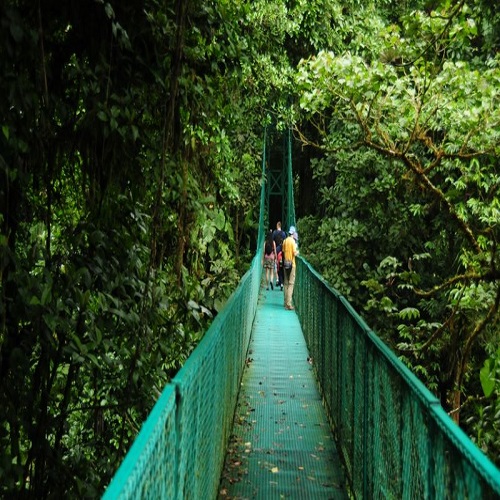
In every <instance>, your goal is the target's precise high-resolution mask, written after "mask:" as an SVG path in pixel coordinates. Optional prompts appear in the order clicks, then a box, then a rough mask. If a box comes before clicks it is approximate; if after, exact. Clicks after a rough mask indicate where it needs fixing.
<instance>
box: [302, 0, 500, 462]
mask: <svg viewBox="0 0 500 500" xmlns="http://www.w3.org/2000/svg"><path fill="white" fill-rule="evenodd" d="M480 4H482V3H481V2H472V4H470V5H465V4H464V3H458V4H456V5H448V4H447V3H446V2H444V3H443V4H442V5H441V4H439V5H437V6H436V7H435V10H433V11H429V10H426V11H424V10H418V8H416V9H415V10H412V11H401V10H399V9H391V6H390V4H389V3H387V4H386V5H385V6H384V9H383V10H382V9H380V10H377V11H375V12H372V14H373V16H372V19H371V20H370V23H369V25H367V27H366V28H365V27H364V26H360V25H356V26H353V28H352V29H353V32H355V34H354V33H353V35H352V37H351V43H350V44H349V45H348V46H347V45H346V46H344V47H343V48H342V50H341V51H338V50H336V48H334V47H328V48H324V49H323V50H320V51H319V52H318V53H316V54H315V55H311V56H310V57H308V58H304V60H303V61H301V63H300V64H299V66H298V69H297V75H296V81H297V88H298V97H297V111H296V112H297V115H299V114H300V113H306V115H307V117H308V120H309V127H308V130H313V131H314V132H313V133H312V134H310V135H309V136H307V135H306V134H305V133H303V134H302V136H301V137H302V140H303V142H304V143H305V144H307V145H318V146H319V147H320V149H321V151H322V157H321V158H320V159H316V160H314V161H313V162H312V163H311V168H312V170H313V176H314V182H315V183H316V186H317V193H318V201H317V207H318V208H317V213H316V214H313V215H309V216H308V217H305V218H303V219H301V220H300V221H299V228H300V229H301V236H302V251H303V253H304V254H305V255H306V256H307V257H308V258H310V260H311V261H312V262H313V264H314V265H316V266H317V267H318V268H319V270H320V271H321V272H322V274H324V275H325V277H327V279H329V281H330V282H331V283H332V284H333V285H334V286H335V287H336V288H338V289H339V291H340V292H341V293H343V294H344V295H346V296H347V297H348V298H349V299H350V300H351V302H353V303H354V305H355V307H356V308H357V309H358V310H364V311H365V316H366V319H367V322H368V324H370V325H371V326H372V327H373V328H374V329H375V331H377V333H379V334H380V335H381V336H382V337H383V338H384V339H385V340H386V341H387V342H388V343H389V344H390V345H391V346H393V348H394V349H396V350H397V352H399V354H400V356H401V357H402V359H403V360H404V361H405V362H406V363H408V364H409V365H410V366H411V367H412V368H413V370H414V371H415V373H417V374H418V375H419V376H420V377H421V378H422V379H423V380H424V382H425V383H426V384H427V385H428V386H429V387H430V388H431V389H432V390H434V391H435V392H436V394H437V395H438V396H439V397H440V398H441V401H442V402H443V405H444V406H445V408H447V409H449V410H453V412H452V413H451V414H452V415H453V416H454V418H456V419H457V420H458V415H459V412H460V410H461V402H460V397H461V394H464V395H466V396H467V399H466V401H472V400H476V399H477V398H479V397H480V395H481V393H480V392H478V390H480V386H479V385H478V383H477V381H478V380H479V370H480V369H481V367H482V363H483V361H484V350H485V347H486V346H488V345H490V343H491V342H494V339H495V330H496V326H495V325H496V324H497V319H498V305H499V296H500V289H499V280H500V274H499V272H498V268H499V265H500V262H499V260H498V250H499V248H498V241H499V234H498V222H497V221H498V220H499V215H500V214H499V212H498V185H499V184H498V181H499V178H498V162H497V161H496V158H497V156H498V144H499V140H498V139H499V136H498V130H499V129H498V126H497V125H498V123H499V119H500V115H499V107H498V82H499V78H500V67H499V65H498V57H496V56H495V55H494V54H492V53H491V50H490V48H491V47H490V45H489V40H491V38H489V37H490V33H489V31H488V30H489V29H490V27H491V26H490V25H489V21H485V19H484V14H483V13H481V12H480V9H479V5H480ZM388 20H390V22H388ZM496 20H498V18H496ZM493 22H494V21H493ZM373 26H378V27H379V28H378V30H377V35H375V36H374V35H373V33H374V31H373V32H372V27H373ZM486 40H488V42H487V41H486ZM482 41H484V44H482ZM487 366H488V367H489V368H491V366H493V365H489V364H488V365H487ZM484 370H486V368H484ZM483 373H485V372H483ZM489 373H490V372H488V374H489ZM484 377H486V375H483V379H484V380H487V381H488V382H489V384H490V386H491V379H490V378H488V377H489V375H488V377H486V378H484ZM468 411H469V410H468V409H467V408H464V409H463V412H464V415H466V417H467V418H466V419H465V420H467V421H469V419H468V416H469V415H470V413H467V412H468ZM471 418H472V420H470V421H474V418H473V417H471ZM488 418H494V412H491V411H489V412H486V413H484V412H483V413H482V417H481V422H482V423H483V424H485V422H486V420H487V419H488ZM468 425H469V424H467V423H466V422H465V423H464V426H465V427H466V429H468V430H471V428H470V427H467V426H468ZM493 427H494V426H493V425H492V424H490V425H489V428H490V430H491V429H493ZM492 432H493V431H492ZM471 434H473V432H471ZM493 441H495V440H493ZM493 450H494V447H493V448H490V449H489V452H490V453H494V451H493Z"/></svg>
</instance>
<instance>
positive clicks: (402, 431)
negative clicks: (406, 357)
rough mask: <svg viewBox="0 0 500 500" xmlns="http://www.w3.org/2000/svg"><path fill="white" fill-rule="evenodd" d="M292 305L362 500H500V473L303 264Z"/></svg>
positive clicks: (347, 306)
mask: <svg viewBox="0 0 500 500" xmlns="http://www.w3.org/2000/svg"><path fill="white" fill-rule="evenodd" d="M297 262H298V264H297V278H296V286H295V292H294V302H295V305H296V308H297V312H298V315H299V319H300V322H301V325H302V329H303V331H304V336H305V337H306V342H307V345H308V348H309V351H310V355H311V356H312V358H313V363H314V366H315V370H316V374H317V378H318V382H319V386H320V390H321V393H322V396H323V398H324V402H325V406H326V408H327V412H328V413H329V417H330V419H331V423H332V428H333V431H334V435H335V437H336V440H337V444H338V449H339V453H340V455H341V457H342V459H343V462H344V464H345V467H346V472H347V476H348V478H349V482H350V487H351V490H352V494H353V496H354V497H355V498H455V499H460V498H464V499H465V498H467V499H476V498H477V499H484V498H499V497H500V471H499V470H498V469H497V468H496V467H495V465H494V464H493V463H492V462H491V461H490V460H489V459H488V458H487V457H486V456H485V455H484V454H483V453H482V452H481V451H480V450H479V448H477V447H476V446H475V445H474V443H472V441H471V440H470V439H469V438H468V437H467V436H466V435H465V433H464V432H463V431H462V430H461V429H460V428H459V427H458V426H457V425H456V424H455V423H454V422H453V421H452V420H451V418H450V417H449V416H448V415H447V414H446V412H445V411H444V410H443V408H442V407H441V405H440V403H439V400H438V399H437V398H436V397H434V396H433V395H432V394H431V393H430V391H429V390H428V389H427V388H426V387H425V386H424V385H423V384H422V383H421V382H420V381H419V380H418V379H417V377H416V376H415V375H414V374H413V373H412V372H411V371H410V370H409V369H408V368H407V367H406V366H405V365H404V364H403V363H402V362H401V361H400V360H399V359H398V358H397V357H396V355H395V354H394V353H393V352H392V351H391V350H390V349H389V348H388V347H387V346H386V345H385V344H384V343H383V342H382V341H381V340H380V338H378V337H377V335H376V334H375V333H374V332H373V331H372V330H371V329H370V328H369V327H368V326H367V325H366V323H365V322H364V321H363V319H362V318H361V317H360V316H359V315H358V314H357V313H356V311H355V310H354V309H353V308H352V306H351V305H350V304H349V302H348V301H347V300H346V299H345V297H343V296H342V295H340V294H339V293H338V292H337V291H336V290H334V289H333V288H332V287H330V285H329V284H328V283H327V282H326V281H325V280H324V279H323V278H322V277H321V276H320V275H319V274H318V273H317V272H316V271H315V270H314V269H313V268H312V267H311V265H310V264H309V263H308V262H307V261H306V260H304V259H303V258H299V259H298V261H297Z"/></svg>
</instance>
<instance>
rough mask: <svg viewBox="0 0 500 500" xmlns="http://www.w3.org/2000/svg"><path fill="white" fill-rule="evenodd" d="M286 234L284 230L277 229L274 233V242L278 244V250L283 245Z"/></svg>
mask: <svg viewBox="0 0 500 500" xmlns="http://www.w3.org/2000/svg"><path fill="white" fill-rule="evenodd" d="M285 238H286V234H285V232H284V231H283V230H279V229H275V230H274V231H273V240H274V242H275V243H276V249H277V248H278V247H279V246H281V245H282V244H283V240H284V239H285Z"/></svg>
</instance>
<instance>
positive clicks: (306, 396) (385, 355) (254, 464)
mask: <svg viewBox="0 0 500 500" xmlns="http://www.w3.org/2000/svg"><path fill="white" fill-rule="evenodd" d="M287 147H288V150H287V151H288V154H284V155H283V157H284V158H285V161H284V162H283V163H284V167H283V172H282V174H280V175H281V178H279V177H276V179H277V184H279V183H281V185H285V186H286V187H285V189H284V192H283V191H282V192H281V193H279V194H280V198H281V200H282V201H283V200H284V201H283V203H284V205H283V206H284V212H286V214H285V218H284V220H286V221H287V223H288V225H291V224H293V223H294V222H295V214H294V208H293V192H292V176H291V156H290V139H289V138H288V146H287ZM285 149H286V148H285ZM267 159H268V155H267V153H266V140H265V141H264V154H263V179H265V180H266V182H263V183H262V192H261V200H260V213H261V219H260V227H259V239H258V245H257V253H256V255H255V257H254V259H253V261H252V264H251V266H250V269H249V270H248V272H247V273H246V274H245V275H244V276H243V278H242V280H241V282H240V284H239V286H238V288H237V289H236V291H235V292H234V293H233V295H232V296H231V297H230V299H229V301H228V302H227V304H226V305H225V307H224V309H223V310H222V311H221V312H220V313H219V314H218V315H217V317H216V318H215V319H214V321H213V323H212V325H211V327H210V328H209V330H208V331H207V332H206V333H205V336H204V337H203V339H202V340H201V342H200V343H199V345H198V346H197V348H196V349H195V350H194V351H193V353H192V354H191V356H190V357H189V358H188V360H187V361H186V363H185V365H184V366H183V367H182V369H181V370H180V371H179V372H178V374H177V375H176V376H175V377H174V379H173V380H172V381H171V383H170V384H168V385H167V386H166V387H165V388H164V390H163V392H162V394H161V396H160V398H159V399H158V401H157V402H156V404H155V406H154V407H153V409H152V411H151V413H150V415H149V417H148V419H147V420H146V421H145V422H144V424H143V426H142V429H141V431H140V433H139V434H138V436H137V438H136V439H135V441H134V443H133V445H132V447H131V448H130V450H129V452H128V453H127V456H126V457H125V459H124V461H123V463H122V464H121V465H120V467H119V468H118V470H117V472H116V474H115V476H114V478H113V479H112V481H111V483H110V485H109V486H108V488H107V489H106V491H105V492H104V495H103V498H104V499H108V500H109V499H116V498H120V499H122V498H123V499H137V498H149V499H179V500H180V499H193V500H198V499H236V498H238V499H243V498H245V499H247V498H248V499H253V498H255V499H266V500H267V499H274V498H276V499H278V498H291V499H295V498H297V499H320V498H328V499H336V498H357V499H358V498H359V499H361V498H363V499H372V498H376V499H448V498H449V499H452V498H453V499H469V500H474V499H478V500H479V499H498V498H500V471H499V470H498V469H497V468H496V467H495V466H494V464H493V463H492V462H491V461H490V460H489V459H488V458H487V457H486V456H485V455H484V454H483V453H482V452H481V451H480V450H479V449H478V448H477V447H476V446H475V445H474V444H473V443H472V441H471V440H470V439H469V438H468V437H467V436H466V435H465V434H464V433H463V432H462V431H461V430H460V428H459V427H458V426H457V425H456V424H455V423H454V422H453V421H452V420H451V419H450V418H449V416H448V415H447V414H446V412H445V411H444V410H443V408H442V407H441V405H440V402H439V400H438V399H437V398H436V397H434V396H433V395H432V394H431V393H430V392H429V391H428V390H427V389H426V388H425V387H424V386H423V384H421V382H420V381H419V380H418V379H417V378H416V377H415V376H414V375H413V374H412V373H411V372H410V371H409V370H408V369H407V368H406V367H405V366H404V365H403V364H402V363H401V362H400V361H399V359H398V358H397V357H396V356H395V355H394V353H392V352H391V351H390V349H388V347H387V346H386V345H385V344H384V343H383V342H382V341H381V340H380V339H379V338H378V337H377V336H376V334H375V333H374V332H373V331H372V330H371V329H370V328H369V327H368V326H367V325H366V324H365V323H364V321H363V320H362V318H361V317H360V316H359V315H358V314H357V313H356V311H354V309H353V308H352V307H351V305H350V304H349V302H348V301H347V300H346V299H345V298H344V297H343V296H342V295H340V294H339V293H338V292H337V291H336V290H334V289H332V288H331V287H330V286H329V285H328V283H326V282H325V281H324V280H323V278H322V277H321V276H320V275H319V274H318V273H317V272H316V271H315V270H314V269H313V268H312V267H311V266H310V265H309V264H308V262H307V261H306V260H304V259H303V258H298V259H297V270H296V286H295V291H294V305H295V311H289V310H285V308H284V306H283V292H281V291H278V290H274V291H267V290H265V289H264V286H263V284H262V266H261V259H262V247H263V235H264V227H265V226H267V221H268V220H269V216H268V215H266V214H268V213H269V200H270V198H271V196H272V189H273V188H272V186H273V174H272V172H271V171H269V168H268V167H267V163H268V162H267ZM276 179H275V180H276ZM264 221H266V224H265V223H264Z"/></svg>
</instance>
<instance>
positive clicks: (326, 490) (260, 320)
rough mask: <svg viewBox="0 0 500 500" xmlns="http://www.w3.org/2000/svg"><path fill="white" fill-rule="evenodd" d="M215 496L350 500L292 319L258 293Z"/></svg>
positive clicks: (279, 297) (270, 294) (275, 294)
mask: <svg viewBox="0 0 500 500" xmlns="http://www.w3.org/2000/svg"><path fill="white" fill-rule="evenodd" d="M219 498H225V499H228V498H231V499H236V498H237V499H243V498H252V499H254V498H257V499H259V498H260V499H271V498H314V499H316V498H342V499H343V498H347V494H346V491H345V481H344V474H343V472H342V468H341V465H340V461H339V458H338V454H337V451H336V449H335V443H334V441H333V437H332V434H331V431H330V429H329V425H328V421H327V417H326V414H325V410H324V408H323V405H322V403H321V398H320V395H319V393H318V389H317V385H316V379H315V377H314V372H313V370H312V366H311V364H310V362H309V360H308V351H307V347H306V344H305V341H304V336H303V333H302V330H301V327H300V323H299V320H298V317H297V315H296V314H295V312H294V311H287V310H285V308H284V306H283V292H281V291H279V290H277V289H276V288H275V290H274V291H271V290H269V291H266V290H264V289H262V291H261V294H260V297H259V307H258V310H257V315H256V318H255V323H254V328H253V331H252V338H251V340H250V348H249V352H248V359H247V366H246V368H245V372H244V374H243V380H242V386H241V391H240V395H239V399H238V405H237V408H236V414H235V421H234V428H233V436H232V439H231V442H230V445H229V450H228V453H227V456H226V462H225V466H224V471H223V475H222V478H221V487H220V489H219Z"/></svg>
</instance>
